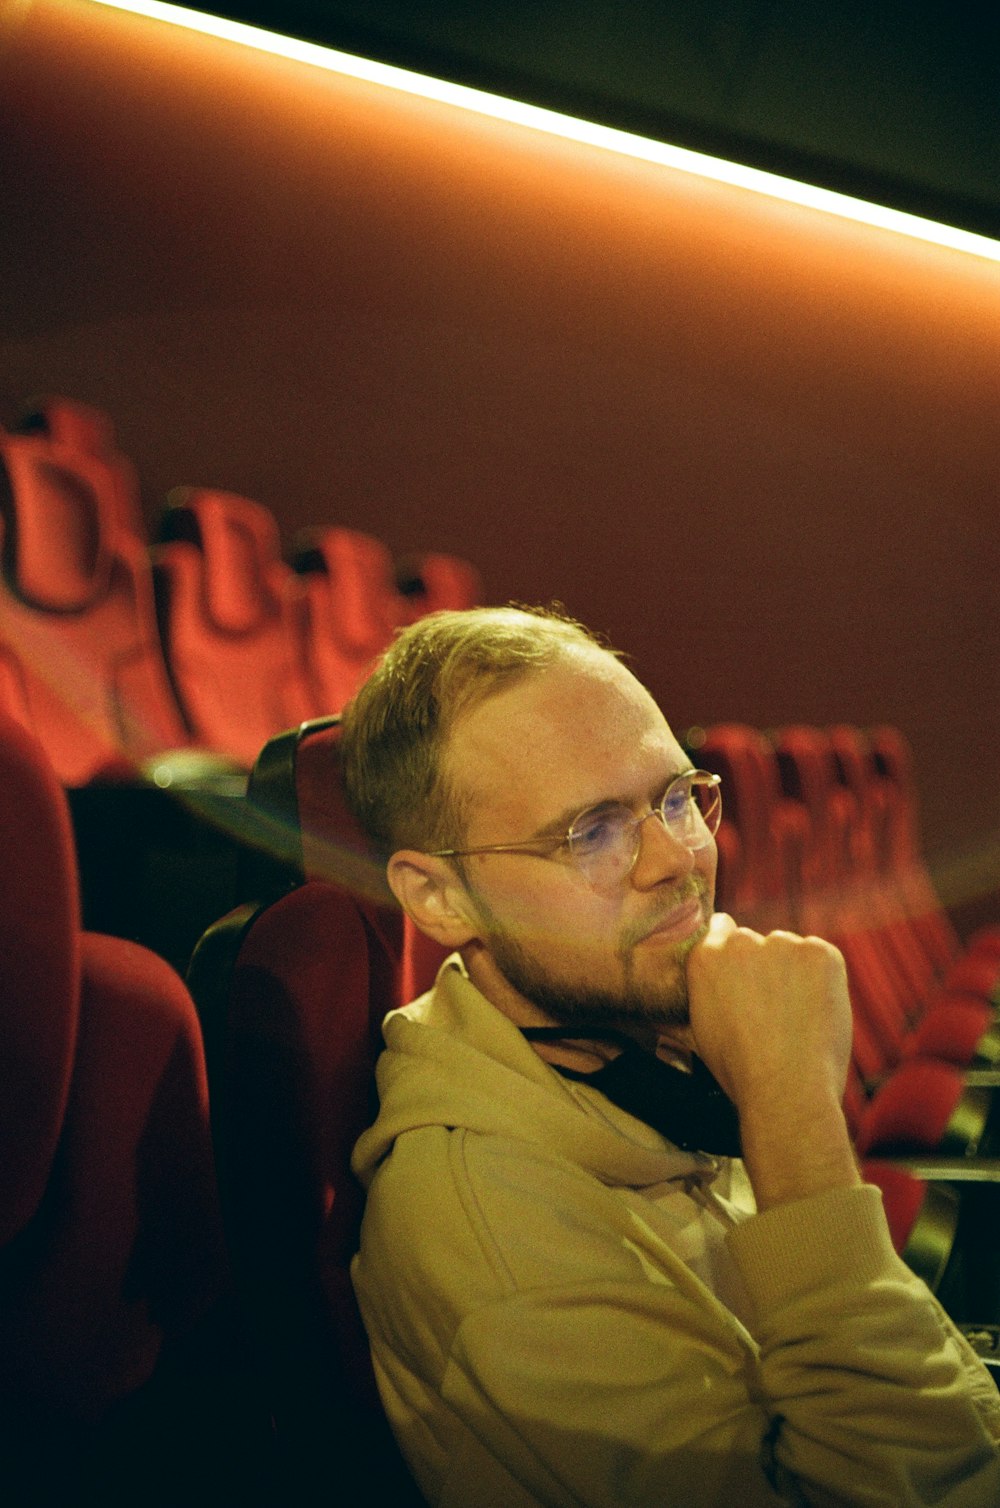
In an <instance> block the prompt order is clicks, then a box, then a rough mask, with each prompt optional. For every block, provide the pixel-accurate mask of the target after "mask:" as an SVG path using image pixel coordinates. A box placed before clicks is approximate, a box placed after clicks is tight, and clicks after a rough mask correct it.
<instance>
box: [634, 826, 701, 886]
mask: <svg viewBox="0 0 1000 1508" xmlns="http://www.w3.org/2000/svg"><path fill="white" fill-rule="evenodd" d="M636 841H637V842H638V844H639V850H638V853H637V854H636V856H635V863H634V864H633V866H632V884H633V885H635V887H636V888H637V889H638V890H645V889H647V888H648V887H651V886H653V885H658V884H660V883H661V882H662V881H663V880H670V879H676V878H677V877H678V876H679V875H687V874H690V873H691V871H692V870H693V869H694V867H695V862H696V861H695V855H694V851H693V850H692V849H691V848H689V847H688V845H687V844H686V843H684V842H682V840H681V839H680V838H678V837H677V836H676V834H675V833H673V832H672V831H671V830H670V828H669V827H668V826H667V824H666V823H665V822H664V820H663V818H662V816H661V815H660V813H659V812H658V811H655V810H654V811H651V812H647V813H646V815H645V816H644V817H640V819H639V825H638V828H637V829H636Z"/></svg>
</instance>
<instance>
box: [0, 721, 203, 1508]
mask: <svg viewBox="0 0 1000 1508" xmlns="http://www.w3.org/2000/svg"><path fill="white" fill-rule="evenodd" d="M0 843H2V846H3V852H4V854H5V855H6V857H7V862H6V863H5V865H4V866H3V870H2V878H0V1054H2V1061H3V1065H4V1070H3V1073H4V1094H3V1097H2V1101H0V1493H2V1494H3V1495H4V1497H5V1501H10V1502H12V1503H13V1502H32V1503H34V1502H36V1501H37V1502H40V1503H49V1502H52V1503H53V1504H55V1503H70V1502H73V1503H75V1502H80V1503H83V1502H90V1501H105V1500H106V1497H105V1494H107V1500H110V1501H114V1502H119V1501H120V1502H123V1503H124V1502H126V1501H143V1502H150V1501H152V1502H156V1503H161V1502H165V1501H169V1500H170V1492H173V1493H175V1494H180V1495H179V1496H176V1501H182V1500H183V1501H187V1500H189V1499H188V1497H187V1493H188V1491H189V1489H190V1488H191V1487H192V1485H193V1482H194V1478H195V1477H196V1476H197V1474H198V1472H200V1470H201V1467H200V1466H199V1465H198V1463H197V1461H196V1459H195V1457H196V1456H197V1455H198V1454H199V1451H200V1450H201V1449H202V1448H203V1447H211V1449H214V1448H215V1447H214V1446H211V1437H212V1431H213V1428H214V1427H215V1426H216V1425H218V1424H219V1422H220V1420H221V1407H220V1398H219V1397H218V1396H216V1397H215V1401H214V1403H213V1404H212V1406H211V1408H210V1409H208V1410H207V1411H206V1413H205V1415H204V1422H201V1421H200V1419H199V1416H198V1411H199V1410H201V1409H205V1408H206V1396H205V1394H204V1392H201V1391H200V1390H199V1386H198V1383H197V1375H196V1374H193V1373H190V1372H188V1373H186V1375H185V1368H186V1363H182V1361H181V1358H182V1357H190V1356H192V1355H193V1354H194V1353H195V1352H196V1351H198V1350H199V1348H200V1347H201V1346H202V1344H203V1343H205V1346H206V1349H205V1351H204V1353H203V1355H202V1361H203V1362H204V1365H205V1367H206V1368H208V1369H209V1370H212V1369H213V1368H214V1372H213V1376H214V1382H215V1383H216V1384H219V1383H221V1379H222V1377H223V1375H224V1374H225V1372H226V1369H227V1367H228V1363H224V1364H223V1363H222V1352H221V1351H219V1350H216V1349H215V1342H214V1340H213V1341H212V1342H211V1343H210V1344H209V1343H208V1335H209V1333H210V1332H211V1331H212V1330H213V1327H214V1326H215V1324H216V1321H217V1319H218V1317H219V1315H220V1314H221V1312H222V1308H223V1307H224V1303H223V1301H224V1295H225V1290H226V1285H227V1281H228V1279H227V1268H226V1261H225V1255H224V1250H223V1244H222V1234H221V1222H220V1217H219V1209H218V1196H217V1186H216V1180H215V1171H214V1165H213V1156H212V1146H211V1139H210V1131H209V1116H208V1102H207V1082H206V1074H205V1064H204V1055H203V1048H202V1039H201V1034H200V1029H199V1025H198V1021H197V1017H196V1014H195V1011H194V1006H193V1003H192V1001H191V998H190V995H189V994H188V992H187V989H186V988H185V986H184V985H183V983H182V981H181V980H180V978H179V977H178V975H177V974H175V973H174V971H173V970H172V969H170V968H169V967H168V965H167V964H165V963H164V962H163V960H162V959H160V958H159V957H157V956H156V955H155V954H152V953H150V952H148V951H147V950H146V949H144V948H142V947H140V946H139V945H138V944H136V943H132V942H128V941H125V940H122V939H120V938H111V937H104V936H100V935H97V934H93V933H85V932H81V930H80V924H79V896H78V891H77V879H76V870H75V862H74V853H73V846H72V838H71V832H70V825H69V816H68V809H67V806H66V801H65V797H64V794H63V792H62V790H61V788H60V787H59V785H58V782H57V780H56V777H55V775H54V773H53V771H52V769H51V767H50V765H49V764H48V761H47V760H46V758H45V756H44V753H43V751H42V749H41V746H40V745H39V744H38V742H37V741H36V740H35V739H34V738H33V737H32V735H30V734H29V733H28V732H26V731H25V730H24V729H23V728H21V727H19V726H18V725H17V724H15V723H12V722H10V721H8V720H2V721H0ZM210 1354H211V1355H212V1357H214V1358H215V1359H214V1360H213V1361H212V1362H209V1356H210ZM216 1363H219V1365H217V1364H216ZM170 1377H173V1378H175V1379H176V1380H177V1383H178V1387H177V1389H176V1390H174V1389H173V1388H172V1385H171V1384H170V1383H169V1382H168V1380H167V1379H168V1378H170ZM205 1380H206V1381H207V1377H206V1378H205ZM194 1397H197V1405H196V1406H195V1407H194V1408H192V1405H191V1403H190V1402H189V1401H188V1400H189V1399H193V1398H194ZM178 1405H179V1407H178ZM147 1452H148V1453H149V1455H150V1459H149V1460H148V1461H147V1460H143V1459H142V1458H143V1457H144V1456H145V1454H146V1453H147ZM150 1468H152V1472H151V1474H150V1480H149V1481H147V1473H150ZM156 1473H159V1477H160V1480H161V1481H162V1483H163V1484H167V1483H169V1484H171V1486H170V1491H168V1492H166V1496H165V1497H161V1496H160V1494H159V1492H158V1490H156V1489H155V1487H154V1485H153V1483H152V1477H153V1476H155V1475H156ZM22 1493H23V1494H24V1495H23V1496H22V1495H20V1494H22ZM115 1493H118V1494H119V1495H118V1496H116V1495H115Z"/></svg>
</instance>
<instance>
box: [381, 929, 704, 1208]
mask: <svg viewBox="0 0 1000 1508" xmlns="http://www.w3.org/2000/svg"><path fill="white" fill-rule="evenodd" d="M382 1031H383V1036H384V1038H385V1043H386V1048H385V1051H384V1052H383V1053H382V1055H381V1057H380V1058H379V1061H378V1066H377V1069H376V1079H377V1083H378V1092H379V1102H380V1105H381V1109H380V1111H379V1115H378V1118H377V1120H376V1122H375V1124H374V1125H373V1126H372V1127H371V1128H370V1129H369V1130H368V1131H366V1132H365V1133H364V1135H363V1136H362V1137H361V1139H360V1141H359V1142H358V1144H357V1147H356V1148H355V1152H354V1159H353V1163H352V1166H353V1169H354V1172H355V1175H356V1176H357V1177H358V1178H359V1179H360V1180H361V1182H362V1183H363V1184H364V1185H365V1187H366V1188H367V1186H368V1185H369V1183H370V1182H371V1180H372V1177H373V1176H374V1173H375V1170H376V1168H377V1167H378V1165H379V1163H380V1162H382V1161H383V1159H384V1158H385V1157H387V1156H388V1154H389V1153H390V1152H391V1151H392V1148H393V1145H394V1143H395V1141H396V1139H397V1137H400V1136H403V1135H405V1134H406V1132H408V1131H414V1130H417V1129H419V1128H421V1127H426V1126H447V1127H449V1128H455V1129H457V1128H461V1129H464V1130H467V1131H474V1132H478V1133H481V1134H485V1135H493V1136H503V1137H510V1138H514V1139H523V1140H527V1141H531V1142H533V1143H535V1144H537V1143H538V1142H539V1141H541V1142H543V1143H544V1144H545V1145H546V1146H547V1147H548V1148H549V1149H550V1150H551V1151H552V1152H554V1153H556V1154H557V1155H560V1156H563V1157H565V1158H566V1159H567V1160H568V1161H570V1162H572V1163H574V1164H575V1165H576V1166H578V1167H582V1168H584V1169H586V1170H587V1171H588V1172H590V1173H592V1174H593V1175H594V1176H595V1177H596V1178H598V1179H600V1181H601V1182H602V1183H605V1184H608V1185H611V1186H620V1187H627V1188H650V1187H652V1186H654V1185H659V1184H664V1183H668V1182H672V1181H674V1180H684V1181H691V1180H695V1181H697V1182H708V1181H711V1180H712V1179H713V1178H714V1177H715V1175H716V1173H717V1171H718V1166H719V1165H718V1161H717V1160H716V1159H715V1158H713V1157H709V1156H707V1155H706V1154H704V1153H700V1152H683V1151H681V1150H680V1149H679V1148H677V1147H675V1146H674V1145H673V1143H671V1142H669V1141H667V1140H666V1139H665V1138H664V1137H661V1136H659V1135H657V1133H656V1132H653V1131H651V1130H650V1129H649V1127H647V1126H645V1125H643V1124H642V1123H641V1122H640V1121H637V1120H636V1119H635V1118H634V1117H633V1116H631V1115H629V1114H628V1113H627V1112H626V1111H624V1110H620V1109H619V1108H618V1107H617V1106H615V1105H613V1104H611V1102H610V1101H608V1100H607V1099H605V1097H604V1096H603V1095H601V1094H599V1092H598V1091H596V1090H593V1089H588V1088H587V1086H586V1085H581V1084H573V1083H571V1082H569V1081H567V1080H566V1079H564V1078H563V1077H562V1076H561V1075H560V1074H558V1073H557V1072H556V1071H555V1069H553V1068H551V1067H550V1066H549V1065H548V1064H547V1063H546V1062H544V1061H543V1059H542V1058H540V1057H539V1055H538V1054H537V1053H536V1052H535V1051H534V1049H533V1048H532V1047H531V1046H530V1045H529V1044H528V1043H527V1042H526V1041H525V1039H524V1037H523V1036H522V1035H521V1033H520V1031H519V1030H518V1028H517V1027H516V1026H515V1025H514V1023H513V1022H512V1021H510V1020H508V1018H507V1017H506V1016H504V1015H503V1014H502V1013H501V1012H500V1011H498V1010H497V1009H496V1008H495V1007H494V1006H492V1005H491V1004H490V1003H489V1001H488V1000H486V999H485V997H484V996H483V995H481V994H480V992H479V991H478V990H477V989H476V987H475V985H473V984H472V982H471V980H470V979H469V978H468V976H467V975H466V973H465V970H464V968H463V966H462V963H461V960H460V959H459V958H458V957H457V956H454V957H452V958H449V959H448V960H447V961H446V962H445V963H444V964H443V965H442V968H441V972H440V973H439V975H438V979H437V984H436V985H435V987H434V989H433V990H431V991H430V992H429V993H428V994H426V995H422V996H421V997H420V999H419V1000H416V1001H414V1002H413V1004H412V1005H408V1006H406V1007H404V1009H402V1010H398V1011H392V1012H391V1013H390V1014H389V1015H388V1016H387V1017H386V1019H385V1022H384V1025H383V1028H382Z"/></svg>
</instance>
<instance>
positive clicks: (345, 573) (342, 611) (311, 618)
mask: <svg viewBox="0 0 1000 1508" xmlns="http://www.w3.org/2000/svg"><path fill="white" fill-rule="evenodd" d="M293 563H294V566H295V570H296V572H297V573H298V576H299V579H300V581H301V583H302V591H303V597H304V601H305V621H306V634H307V639H308V662H309V666H310V669H311V671H312V674H313V677H314V680H315V685H316V695H317V698H318V701H319V704H320V706H322V708H323V709H324V711H325V712H330V713H334V712H340V711H341V710H342V709H343V707H344V705H345V703H346V702H347V701H349V700H350V698H351V697H352V696H353V695H354V693H355V691H356V690H357V689H358V687H359V686H360V684H361V682H362V681H363V680H364V678H365V676H366V675H367V674H368V672H369V670H370V669H371V667H372V665H373V663H374V661H375V660H376V659H377V657H378V656H379V655H380V654H381V653H382V652H383V650H385V649H387V648H388V646H389V643H390V642H391V640H392V637H393V634H394V633H395V631H396V629H397V628H399V627H400V626H401V625H402V624H403V623H406V622H407V621H408V616H407V615H408V604H407V602H406V599H405V598H404V597H402V596H401V595H400V593H399V592H398V591H397V588H396V582H395V577H394V575H393V565H392V557H391V555H390V554H389V551H388V549H387V548H386V546H385V545H384V544H383V543H382V541H381V540H379V539H375V538H374V537H373V536H372V535H370V534H363V533H361V532H360V531H359V530H357V529H341V528H338V527H336V526H333V525H331V526H329V527H323V528H313V529H307V530H304V531H303V532H302V533H301V534H300V535H299V536H298V538H297V540H296V547H295V552H294V556H293Z"/></svg>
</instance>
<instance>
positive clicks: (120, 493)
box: [17, 394, 146, 541]
mask: <svg viewBox="0 0 1000 1508" xmlns="http://www.w3.org/2000/svg"><path fill="white" fill-rule="evenodd" d="M17 433H18V434H24V435H31V434H35V435H46V436H48V438H49V439H50V440H51V441H52V442H53V443H54V444H55V445H57V446H58V447H59V448H60V449H61V450H62V451H63V452H64V453H66V454H74V453H75V454H78V455H79V454H82V455H85V456H88V457H90V458H92V459H93V460H96V461H98V462H100V463H101V466H102V467H103V470H104V473H105V480H104V483H103V485H102V491H103V492H104V493H105V495H106V496H107V497H108V498H109V500H110V501H111V503H112V506H113V511H114V518H115V522H116V524H117V526H118V527H119V528H120V529H123V530H124V531H125V532H126V533H128V534H132V535H133V536H134V537H135V538H136V539H140V540H143V541H145V538H146V528H145V523H144V521H143V516H142V505H141V502H140V497H139V477H138V473H137V472H136V469H135V466H134V465H133V464H132V461H131V460H130V459H129V457H128V456H126V455H125V454H124V453H123V452H122V451H121V450H119V448H118V440H117V435H116V433H115V424H114V421H113V419H112V418H111V415H110V414H108V413H105V411H104V410H103V409H100V408H96V407H94V405H93V404H90V403H81V402H80V401H79V400H78V399H76V398H66V397H63V396H62V395H59V394H50V395H47V396H45V397H43V398H39V399H37V400H36V401H35V402H34V403H32V404H31V405H30V407H29V408H28V410H27V412H26V413H25V414H24V416H23V417H22V419H21V420H20V422H19V424H18V425H17Z"/></svg>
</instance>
